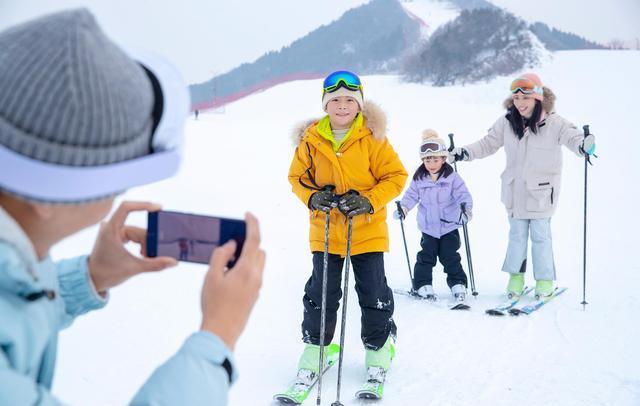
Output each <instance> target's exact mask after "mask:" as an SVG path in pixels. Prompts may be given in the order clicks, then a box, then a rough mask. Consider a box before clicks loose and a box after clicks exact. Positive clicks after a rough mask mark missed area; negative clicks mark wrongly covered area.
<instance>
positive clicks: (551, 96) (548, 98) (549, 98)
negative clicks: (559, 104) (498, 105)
mask: <svg viewBox="0 0 640 406" xmlns="http://www.w3.org/2000/svg"><path fill="white" fill-rule="evenodd" d="M542 92H543V97H544V100H543V101H542V109H543V110H544V111H545V112H546V113H547V114H550V113H553V111H554V109H555V106H556V95H555V93H553V91H552V90H551V89H549V88H548V87H546V86H543V87H542ZM502 106H504V108H505V109H507V110H509V108H510V107H511V106H513V99H512V98H511V96H509V97H508V98H507V99H506V100H505V101H504V102H503V103H502Z"/></svg>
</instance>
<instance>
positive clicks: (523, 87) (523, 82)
mask: <svg viewBox="0 0 640 406" xmlns="http://www.w3.org/2000/svg"><path fill="white" fill-rule="evenodd" d="M518 92H521V93H523V94H533V93H535V94H539V95H541V96H542V95H543V93H544V92H543V90H542V87H540V86H536V84H535V83H533V82H532V81H531V80H529V79H527V78H517V79H516V80H514V81H513V82H511V93H512V94H516V93H518Z"/></svg>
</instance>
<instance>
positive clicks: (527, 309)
mask: <svg viewBox="0 0 640 406" xmlns="http://www.w3.org/2000/svg"><path fill="white" fill-rule="evenodd" d="M565 290H567V288H555V289H554V291H553V293H552V294H551V295H550V296H546V297H543V298H541V299H538V300H536V301H535V302H533V303H530V304H528V305H526V306H524V307H522V308H520V309H519V308H516V307H512V308H511V309H509V314H510V315H512V316H519V315H521V314H531V313H533V312H535V311H536V310H538V309H540V308H541V307H542V306H544V305H545V304H547V303H549V302H550V301H551V300H552V299H553V298H555V297H557V296H559V295H560V294H562V293H563V292H564V291H565Z"/></svg>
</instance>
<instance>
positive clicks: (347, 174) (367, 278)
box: [289, 71, 407, 377]
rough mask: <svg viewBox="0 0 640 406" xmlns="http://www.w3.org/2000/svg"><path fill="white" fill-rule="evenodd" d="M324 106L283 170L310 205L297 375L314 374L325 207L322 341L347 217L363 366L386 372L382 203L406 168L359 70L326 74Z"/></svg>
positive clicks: (396, 189) (389, 309)
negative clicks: (309, 263) (366, 95)
mask: <svg viewBox="0 0 640 406" xmlns="http://www.w3.org/2000/svg"><path fill="white" fill-rule="evenodd" d="M322 107H323V109H324V110H325V112H327V115H326V116H325V117H324V118H322V119H320V120H314V121H312V122H310V123H306V124H305V125H304V126H303V127H301V128H300V130H299V131H297V132H296V134H295V137H296V138H295V142H296V144H297V148H296V152H295V155H294V157H293V161H292V162H291V167H290V169H289V182H290V183H291V186H292V188H293V192H294V193H295V194H296V195H297V196H298V197H299V198H300V200H302V202H303V203H304V204H305V205H306V206H307V207H309V209H310V210H311V213H310V230H309V237H310V244H311V251H312V253H313V272H312V275H311V277H310V278H309V280H308V281H307V283H306V285H305V294H304V298H303V304H304V320H303V322H302V336H303V338H302V339H303V341H304V342H305V343H306V346H305V350H304V352H303V354H302V356H301V358H300V362H299V365H298V367H299V373H298V377H300V376H301V373H302V375H304V376H307V377H313V376H314V375H317V374H318V367H319V365H318V363H319V353H320V349H319V343H320V316H321V315H320V312H321V300H322V270H323V256H324V246H325V241H324V231H325V218H326V213H327V212H329V213H330V221H329V225H330V227H329V230H330V235H329V241H328V243H329V244H328V246H329V261H328V275H327V281H328V282H327V298H326V300H327V301H326V329H325V339H324V343H325V345H326V343H330V342H331V340H332V338H333V334H334V331H335V327H336V319H337V311H338V307H339V301H340V298H341V296H342V291H341V289H340V282H341V277H342V266H343V263H344V260H345V254H346V245H347V218H348V217H353V231H352V241H351V262H352V264H353V272H354V275H355V288H356V292H357V294H358V299H359V303H360V308H361V311H362V319H361V320H362V329H361V337H362V342H363V344H364V346H365V349H366V357H365V358H366V366H367V368H368V369H369V368H371V367H377V368H379V369H380V370H381V371H383V373H384V372H386V370H387V369H388V368H389V366H390V364H391V359H392V358H393V353H394V348H393V344H394V341H395V336H396V325H395V323H394V321H393V309H394V303H393V294H392V291H391V289H390V288H389V286H388V285H387V279H386V277H385V271H384V258H383V253H384V252H385V251H388V249H389V237H388V231H387V222H386V219H387V210H386V208H385V206H386V205H387V204H388V203H389V202H390V201H391V200H393V199H394V198H395V197H396V196H398V195H399V194H400V192H401V191H402V189H403V187H404V185H405V181H406V179H407V172H406V170H405V168H404V166H403V165H402V163H401V162H400V159H399V158H398V155H397V154H396V152H395V151H394V150H393V148H392V147H391V144H389V141H388V140H387V137H386V117H385V115H384V113H383V112H382V110H381V109H380V108H379V107H378V106H376V105H374V104H372V103H370V102H368V103H366V104H365V103H364V99H363V92H362V84H361V82H360V79H359V78H358V76H356V75H355V74H353V73H351V72H347V71H338V72H334V73H332V74H331V75H329V76H327V78H326V79H325V81H324V88H323V96H322ZM327 186H332V187H329V188H327ZM329 189H331V190H329ZM325 353H326V352H325Z"/></svg>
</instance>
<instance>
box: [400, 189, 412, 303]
mask: <svg viewBox="0 0 640 406" xmlns="http://www.w3.org/2000/svg"><path fill="white" fill-rule="evenodd" d="M396 206H397V207H398V213H399V214H400V228H401V229H402V241H403V242H404V254H405V256H406V257H407V267H408V268H409V282H410V283H411V291H410V293H413V292H414V290H413V274H412V273H411V260H410V259H409V249H408V248H407V237H406V236H405V234H404V210H402V206H401V205H400V200H396Z"/></svg>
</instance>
